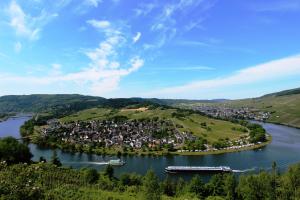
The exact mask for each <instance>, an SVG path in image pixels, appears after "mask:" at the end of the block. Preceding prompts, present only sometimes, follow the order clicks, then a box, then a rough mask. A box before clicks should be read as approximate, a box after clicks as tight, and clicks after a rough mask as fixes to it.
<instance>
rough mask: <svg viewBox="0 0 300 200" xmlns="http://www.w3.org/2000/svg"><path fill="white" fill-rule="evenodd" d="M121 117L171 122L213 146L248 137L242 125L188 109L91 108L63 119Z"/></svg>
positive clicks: (80, 119) (67, 120)
mask: <svg viewBox="0 0 300 200" xmlns="http://www.w3.org/2000/svg"><path fill="white" fill-rule="evenodd" d="M150 107H151V106H150ZM120 116H122V117H124V118H126V119H127V120H134V119H136V120H141V119H153V118H158V119H159V120H169V121H172V122H173V124H175V125H178V127H179V128H178V129H179V130H180V131H181V132H182V131H185V132H191V133H193V134H194V135H196V136H198V137H203V138H205V139H207V140H208V142H209V143H210V144H211V143H213V142H216V141H218V140H219V139H224V140H225V139H226V138H229V139H230V140H237V139H239V138H240V137H242V136H244V135H245V133H242V132H241V131H240V129H241V128H243V127H242V126H241V125H239V124H234V123H231V122H228V121H223V120H217V119H212V118H209V117H207V116H203V115H200V114H198V113H195V112H192V111H188V110H181V109H175V108H165V107H152V108H149V109H148V108H146V107H144V108H143V107H139V108H123V109H111V108H91V109H87V110H83V111H79V112H77V113H74V114H72V115H69V116H66V117H63V118H61V119H60V120H61V121H62V122H65V123H66V122H71V121H88V120H107V119H112V118H116V117H120ZM204 124H205V125H204Z"/></svg>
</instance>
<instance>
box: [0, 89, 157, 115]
mask: <svg viewBox="0 0 300 200" xmlns="http://www.w3.org/2000/svg"><path fill="white" fill-rule="evenodd" d="M141 103H145V104H148V103H151V104H153V103H160V104H163V102H161V101H160V100H159V99H142V98H115V99H105V98H103V97H95V96H85V95H79V94H33V95H8V96H2V97H0V113H9V112H44V113H45V112H52V113H53V112H56V113H60V115H65V114H67V113H72V112H76V111H79V110H84V109H87V108H93V107H97V106H101V107H112V108H120V107H124V106H128V105H135V104H141Z"/></svg>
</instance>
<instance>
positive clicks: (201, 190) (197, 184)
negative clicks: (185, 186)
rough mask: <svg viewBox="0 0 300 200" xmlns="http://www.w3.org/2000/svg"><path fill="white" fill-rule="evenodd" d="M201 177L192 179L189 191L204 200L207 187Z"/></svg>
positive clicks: (197, 176)
mask: <svg viewBox="0 0 300 200" xmlns="http://www.w3.org/2000/svg"><path fill="white" fill-rule="evenodd" d="M204 186H205V185H204V183H203V181H202V180H201V178H200V176H199V175H196V176H194V177H193V178H192V180H191V181H190V185H189V191H190V192H191V193H194V194H196V195H197V197H198V198H200V199H202V198H203V197H204V196H205V187H204Z"/></svg>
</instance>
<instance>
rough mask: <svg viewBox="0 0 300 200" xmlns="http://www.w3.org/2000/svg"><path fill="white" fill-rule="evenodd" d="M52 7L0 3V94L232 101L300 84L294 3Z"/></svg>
mask: <svg viewBox="0 0 300 200" xmlns="http://www.w3.org/2000/svg"><path fill="white" fill-rule="evenodd" d="M51 2H52V1H51ZM53 2H54V3H49V1H46V0H26V1H24V0H1V1H0V96H2V95H8V94H37V93H39V94H41V93H42V94H44V93H51V94H53V93H79V94H87V95H95V96H103V97H158V98H188V99H213V98H231V99H236V98H245V97H255V96H260V95H262V94H265V93H269V92H275V91H279V90H283V89H290V88H294V87H299V86H300V37H299V36H300V20H299V19H300V1H299V0H272V1H271V0H270V1H261V0H252V1H241V0H230V1H225V0H166V1H161V0H152V1H150V0H130V1H129V0H82V1H78V0H56V1H53Z"/></svg>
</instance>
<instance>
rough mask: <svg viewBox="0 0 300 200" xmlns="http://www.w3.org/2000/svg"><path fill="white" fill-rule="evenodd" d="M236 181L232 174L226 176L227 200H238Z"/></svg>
mask: <svg viewBox="0 0 300 200" xmlns="http://www.w3.org/2000/svg"><path fill="white" fill-rule="evenodd" d="M236 185H237V183H236V180H235V177H234V176H233V175H232V174H229V175H227V176H226V178H225V180H224V192H225V194H226V200H235V199H236V192H235V188H236Z"/></svg>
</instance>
